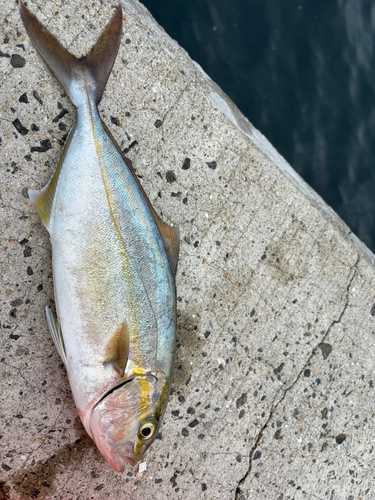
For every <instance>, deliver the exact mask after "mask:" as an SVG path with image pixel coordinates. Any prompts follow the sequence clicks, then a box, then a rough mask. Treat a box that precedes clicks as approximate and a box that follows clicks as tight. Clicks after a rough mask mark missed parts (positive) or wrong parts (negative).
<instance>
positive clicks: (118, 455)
mask: <svg viewBox="0 0 375 500" xmlns="http://www.w3.org/2000/svg"><path fill="white" fill-rule="evenodd" d="M132 455H133V454H132V446H131V443H129V445H128V446H127V447H126V448H125V449H124V450H121V451H113V452H112V453H111V454H110V456H109V457H106V458H107V460H108V462H109V464H110V465H111V467H112V468H113V469H115V471H116V472H124V469H125V463H128V464H129V465H131V466H132V467H134V466H135V465H137V462H138V460H136V459H135V458H134V457H133V456H132Z"/></svg>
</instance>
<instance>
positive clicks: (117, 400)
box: [89, 374, 170, 472]
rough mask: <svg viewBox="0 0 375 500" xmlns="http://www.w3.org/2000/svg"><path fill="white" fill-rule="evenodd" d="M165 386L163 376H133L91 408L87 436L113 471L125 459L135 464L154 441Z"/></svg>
mask: <svg viewBox="0 0 375 500" xmlns="http://www.w3.org/2000/svg"><path fill="white" fill-rule="evenodd" d="M169 387H170V384H169V383H168V379H167V377H166V376H158V375H156V376H154V375H149V374H148V375H141V376H135V377H134V378H132V379H130V380H127V381H125V382H124V383H123V384H122V385H120V386H118V387H117V388H115V389H114V390H112V391H111V392H110V393H108V394H107V395H106V396H105V397H104V398H103V399H102V400H101V401H99V403H98V404H97V405H96V406H95V408H94V409H93V411H92V412H91V415H90V420H89V428H90V432H91V436H92V438H93V440H94V441H95V444H96V445H97V447H98V448H99V450H100V452H101V454H102V455H103V456H104V458H105V459H106V460H107V462H108V463H109V464H110V465H111V467H112V468H113V469H114V470H115V471H117V472H123V471H124V469H125V463H126V462H127V463H128V464H130V465H132V466H134V465H136V464H137V463H138V462H139V461H140V460H141V459H142V457H143V455H144V454H145V452H146V451H147V449H148V448H149V447H150V446H151V444H152V443H153V442H154V440H155V438H156V436H157V434H158V429H159V427H160V424H161V420H162V418H163V414H164V411H165V407H166V402H167V399H168V393H169Z"/></svg>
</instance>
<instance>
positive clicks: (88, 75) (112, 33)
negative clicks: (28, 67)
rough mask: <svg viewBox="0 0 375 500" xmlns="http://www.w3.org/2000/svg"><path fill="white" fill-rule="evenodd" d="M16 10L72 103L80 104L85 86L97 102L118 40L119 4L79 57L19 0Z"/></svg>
mask: <svg viewBox="0 0 375 500" xmlns="http://www.w3.org/2000/svg"><path fill="white" fill-rule="evenodd" d="M19 9H20V14H21V17H22V21H23V24H24V25H25V28H26V31H27V33H28V35H29V37H30V38H31V40H32V42H33V44H34V45H35V47H36V49H37V51H38V52H39V54H40V55H41V56H42V58H43V60H44V62H45V63H46V64H47V66H48V67H49V69H50V70H51V71H52V73H53V74H54V75H55V77H56V78H57V80H58V81H59V83H60V84H61V85H62V87H63V88H64V90H65V92H66V93H67V94H68V95H69V97H70V99H71V101H72V102H73V104H74V105H75V106H78V105H79V90H80V89H82V90H83V89H86V91H87V92H88V93H89V94H90V96H92V98H93V100H94V102H95V103H96V105H98V104H99V102H100V100H101V98H102V95H103V92H104V88H105V86H106V83H107V80H108V77H109V74H110V72H111V70H112V67H113V64H114V62H115V59H116V55H117V51H118V48H119V45H120V40H121V31H122V8H121V5H119V6H118V7H117V10H116V12H115V14H114V16H113V17H112V19H111V20H110V22H109V23H108V25H107V27H106V28H105V30H104V31H103V33H102V34H101V36H100V38H99V40H98V41H97V42H96V44H95V45H94V47H93V48H92V50H91V52H90V53H89V54H88V55H87V56H85V57H82V58H80V59H77V58H76V57H75V56H73V54H71V53H70V52H68V51H67V50H66V49H65V48H64V47H63V46H62V45H61V44H60V42H58V40H57V39H56V37H54V36H53V35H52V34H51V33H50V32H49V31H48V30H47V29H46V28H45V27H44V26H43V25H42V24H41V23H40V22H39V21H38V19H37V18H36V17H35V16H34V14H32V13H31V12H30V11H29V10H28V9H27V7H25V5H24V4H23V2H22V1H21V0H19Z"/></svg>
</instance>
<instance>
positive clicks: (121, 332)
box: [103, 321, 129, 377]
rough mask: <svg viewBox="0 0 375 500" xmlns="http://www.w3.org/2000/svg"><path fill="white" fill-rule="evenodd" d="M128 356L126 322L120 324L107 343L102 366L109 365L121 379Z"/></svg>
mask: <svg viewBox="0 0 375 500" xmlns="http://www.w3.org/2000/svg"><path fill="white" fill-rule="evenodd" d="M128 354H129V331H128V324H127V323H126V321H124V322H123V323H121V325H120V326H119V327H118V328H117V330H116V331H115V333H114V334H113V335H112V337H111V338H110V340H109V341H108V343H107V345H106V348H105V354H104V361H103V364H104V365H105V366H107V365H111V366H112V367H113V369H114V370H115V371H116V372H117V373H118V374H119V375H120V377H123V375H124V372H125V368H126V363H127V361H128Z"/></svg>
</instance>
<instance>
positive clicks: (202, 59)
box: [142, 0, 375, 251]
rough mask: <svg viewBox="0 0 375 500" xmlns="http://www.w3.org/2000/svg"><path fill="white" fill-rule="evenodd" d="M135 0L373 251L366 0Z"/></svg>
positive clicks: (372, 83)
mask: <svg viewBox="0 0 375 500" xmlns="http://www.w3.org/2000/svg"><path fill="white" fill-rule="evenodd" d="M142 1H143V3H144V4H145V5H146V7H147V8H148V9H149V10H150V11H151V13H152V14H153V16H154V17H155V18H156V20H157V21H158V22H159V23H160V24H161V25H162V26H163V28H164V29H165V30H166V31H167V33H169V35H170V36H172V38H175V39H176V40H177V41H178V42H179V44H180V45H181V46H182V47H184V48H185V49H186V50H187V51H188V52H189V54H190V56H191V57H192V59H194V60H196V61H197V62H198V63H199V64H200V65H201V66H202V67H203V69H204V70H205V71H206V73H208V75H210V77H211V78H212V79H213V80H214V81H215V82H216V83H218V84H219V85H220V87H221V88H222V89H223V90H224V92H226V93H227V94H228V95H229V97H230V98H231V99H232V100H233V101H234V102H235V103H236V104H237V106H238V107H239V108H240V110H241V111H242V112H243V113H244V114H245V115H246V116H247V118H248V119H249V120H250V121H251V122H252V123H253V124H254V125H255V127H256V128H258V129H259V130H260V131H261V132H262V133H263V134H264V135H265V136H266V137H267V138H268V139H269V141H270V142H271V143H272V144H273V145H274V146H275V148H276V149H277V150H278V151H279V152H280V153H281V154H282V155H283V156H284V157H285V158H286V160H287V161H288V162H289V163H290V164H291V165H292V167H293V168H294V169H295V170H296V171H297V172H298V173H299V174H300V175H301V176H302V177H303V178H304V179H305V180H306V181H307V182H308V183H309V184H310V185H311V186H312V187H313V188H314V189H315V191H317V192H318V193H319V194H320V195H321V196H322V198H323V199H324V200H325V201H326V202H327V203H328V204H329V205H330V206H331V207H332V208H333V209H334V210H335V211H336V212H337V213H338V214H339V215H340V216H341V217H342V218H343V219H344V221H345V222H346V223H347V224H348V225H349V227H350V228H351V229H352V230H353V232H354V233H356V234H357V236H359V238H361V240H363V241H364V242H365V243H366V244H367V245H368V246H369V247H370V248H371V249H372V250H373V251H375V58H374V55H375V2H374V1H370V0H285V1H284V0H283V1H282V0H163V1H157V0H142Z"/></svg>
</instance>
